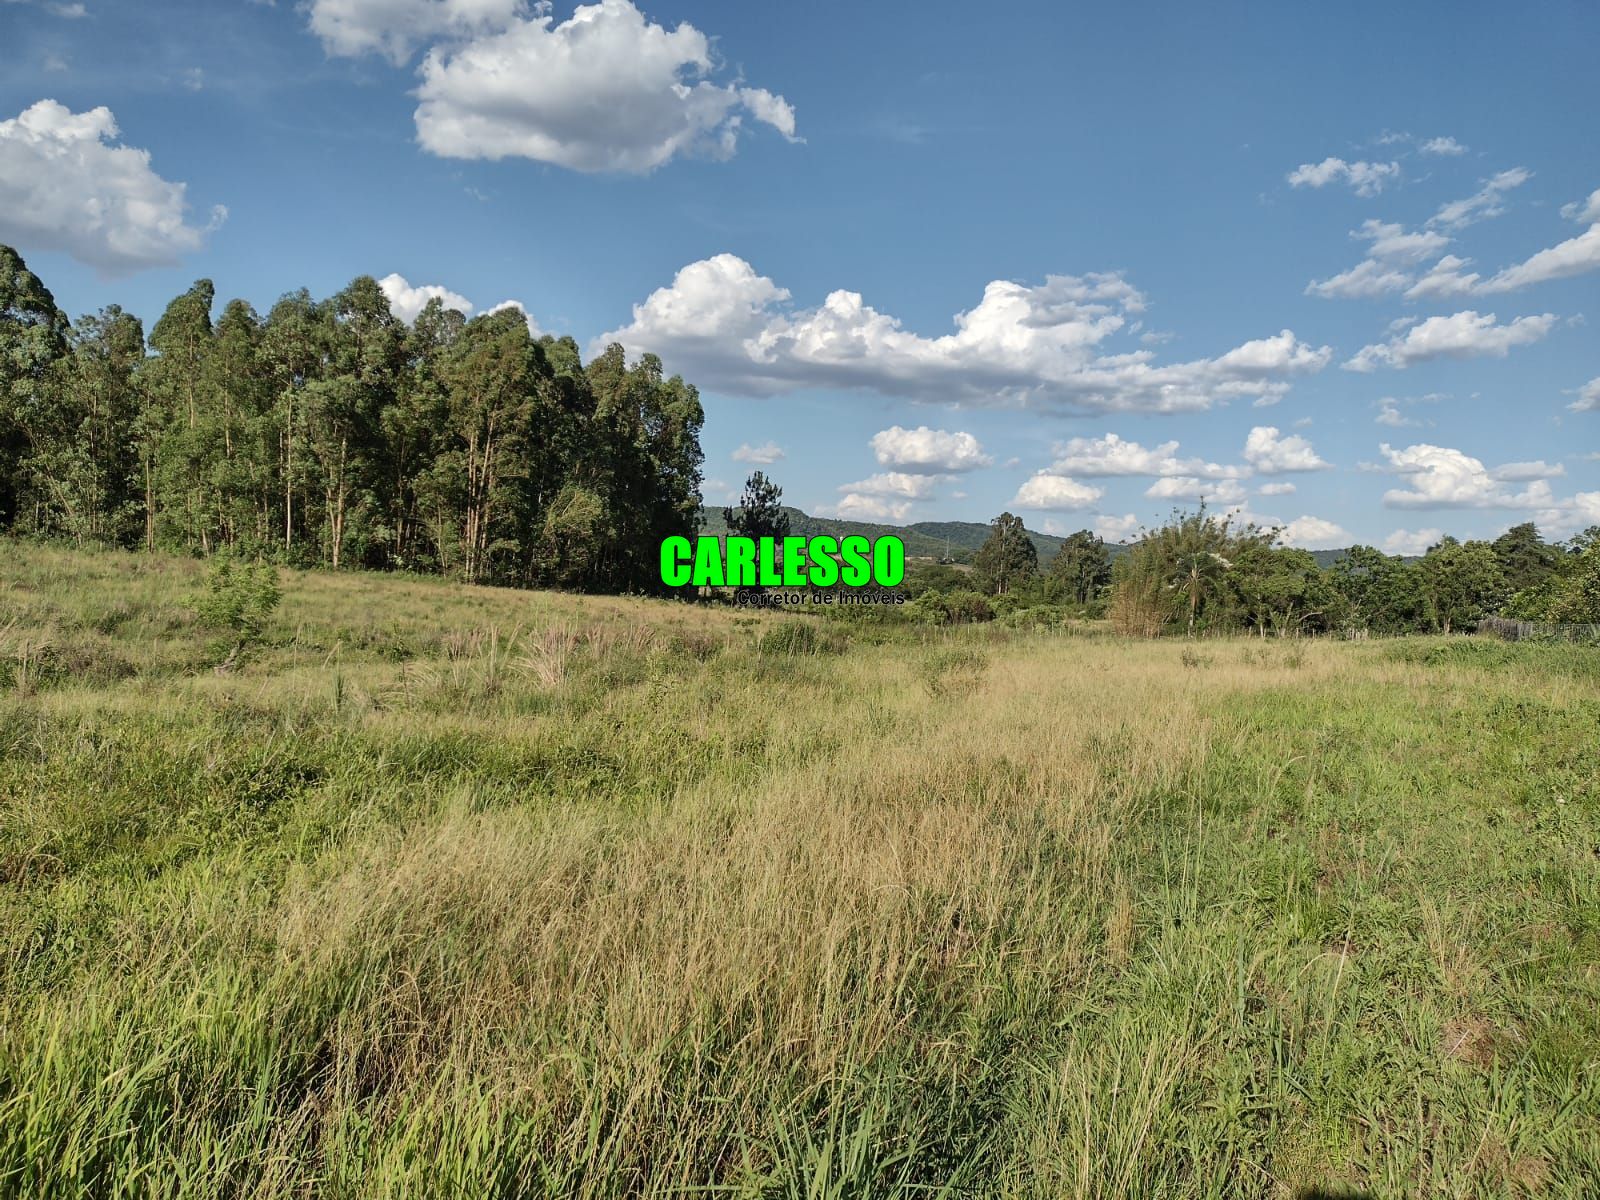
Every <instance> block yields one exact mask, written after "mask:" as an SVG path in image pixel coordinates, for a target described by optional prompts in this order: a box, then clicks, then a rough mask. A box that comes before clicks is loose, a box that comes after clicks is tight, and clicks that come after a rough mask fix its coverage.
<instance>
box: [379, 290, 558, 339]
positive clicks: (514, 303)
mask: <svg viewBox="0 0 1600 1200" xmlns="http://www.w3.org/2000/svg"><path fill="white" fill-rule="evenodd" d="M441 299H443V297H441ZM457 299H460V297H457ZM391 307H392V306H391ZM446 307H449V308H454V307H455V305H453V304H450V303H449V302H448V301H447V302H446ZM508 308H510V309H515V310H516V311H517V312H519V313H521V314H522V319H523V320H524V321H526V322H527V323H528V332H529V333H530V334H532V335H533V336H534V337H540V336H542V335H543V333H544V330H542V329H540V328H539V322H538V321H536V320H534V319H533V314H532V313H530V312H529V311H528V310H527V309H526V308H524V307H523V304H522V301H521V300H502V301H500V303H499V304H496V305H495V306H494V307H492V308H486V309H484V312H483V315H484V316H488V315H489V314H490V313H497V312H504V311H505V310H506V309H508ZM419 311H420V310H419ZM461 311H462V312H466V311H467V310H466V309H462V310H461Z"/></svg>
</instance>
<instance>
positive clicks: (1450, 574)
mask: <svg viewBox="0 0 1600 1200" xmlns="http://www.w3.org/2000/svg"><path fill="white" fill-rule="evenodd" d="M1419 567H1420V569H1421V578H1422V589H1423V595H1424V597H1425V598H1426V603H1427V613H1428V617H1429V620H1430V623H1431V624H1432V626H1433V627H1434V628H1435V629H1436V630H1438V631H1439V632H1441V633H1450V632H1451V631H1452V630H1458V629H1461V628H1464V627H1466V626H1469V625H1472V624H1474V623H1475V622H1477V621H1478V620H1479V619H1480V618H1482V617H1484V616H1487V615H1489V614H1491V613H1494V612H1497V611H1499V609H1500V607H1501V605H1503V604H1504V603H1505V601H1506V600H1507V599H1509V592H1508V591H1507V588H1506V577H1505V572H1504V571H1502V570H1501V568H1500V560H1499V558H1498V557H1497V556H1496V555H1495V552H1494V547H1493V546H1491V545H1490V544H1489V543H1488V542H1466V543H1461V542H1457V541H1456V540H1455V539H1454V538H1446V539H1445V540H1444V541H1443V542H1441V543H1440V544H1439V545H1438V546H1435V547H1433V548H1432V549H1430V550H1429V551H1428V553H1427V554H1425V555H1424V556H1423V558H1422V562H1421V563H1420V564H1419Z"/></svg>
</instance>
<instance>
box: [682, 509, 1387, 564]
mask: <svg viewBox="0 0 1600 1200" xmlns="http://www.w3.org/2000/svg"><path fill="white" fill-rule="evenodd" d="M783 511H784V512H786V513H788V514H789V528H790V530H791V531H792V532H794V533H796V534H802V535H804V536H806V537H815V536H816V535H817V534H819V533H827V534H832V535H833V536H834V537H845V536H847V535H852V534H856V535H859V536H861V537H865V538H868V539H871V540H874V541H876V540H877V539H878V538H880V537H883V536H884V535H885V534H888V535H892V536H894V537H897V538H900V539H901V540H902V541H904V542H905V545H906V557H907V558H935V559H939V558H946V557H949V558H953V559H955V560H956V561H957V562H962V563H970V562H971V561H972V557H973V555H975V554H976V553H977V552H978V548H979V547H980V546H982V545H983V543H984V540H985V539H986V538H987V537H988V536H989V526H988V524H987V523H986V522H983V521H918V522H916V523H915V524H912V525H878V524H874V523H873V522H871V521H840V520H836V519H834V518H833V517H813V516H811V515H810V514H809V513H804V512H801V511H800V510H799V509H798V508H790V507H788V506H787V505H785V506H784V510H783ZM700 515H701V516H702V517H703V518H704V522H705V524H704V526H703V528H704V530H705V532H706V533H711V534H716V535H718V536H719V537H720V536H721V535H722V534H725V533H727V532H728V524H727V522H726V521H724V520H723V519H722V509H721V508H720V507H717V508H702V509H701V510H700ZM1028 536H1029V537H1030V538H1032V539H1033V545H1034V548H1035V549H1036V550H1038V551H1039V565H1040V566H1041V567H1042V566H1045V565H1046V564H1047V563H1049V562H1050V560H1051V559H1053V558H1054V557H1055V556H1056V551H1057V550H1059V549H1061V543H1062V542H1064V541H1066V539H1065V538H1061V537H1056V536H1055V535H1054V534H1049V533H1039V532H1037V531H1035V530H1032V529H1030V530H1028ZM1106 549H1108V550H1110V551H1111V557H1112V558H1116V557H1118V556H1120V555H1122V554H1124V553H1126V552H1127V549H1128V548H1127V547H1126V546H1121V545H1118V544H1116V543H1114V542H1113V543H1107V546H1106ZM1347 553H1349V551H1348V550H1313V551H1311V556H1312V557H1313V558H1315V559H1316V560H1317V566H1319V567H1321V568H1322V569H1323V570H1327V569H1328V568H1329V567H1331V566H1333V564H1334V563H1336V562H1338V561H1339V560H1340V559H1341V558H1343V557H1344V556H1345V555H1346V554H1347ZM1402 561H1404V562H1411V561H1413V560H1412V559H1411V558H1404V559H1402Z"/></svg>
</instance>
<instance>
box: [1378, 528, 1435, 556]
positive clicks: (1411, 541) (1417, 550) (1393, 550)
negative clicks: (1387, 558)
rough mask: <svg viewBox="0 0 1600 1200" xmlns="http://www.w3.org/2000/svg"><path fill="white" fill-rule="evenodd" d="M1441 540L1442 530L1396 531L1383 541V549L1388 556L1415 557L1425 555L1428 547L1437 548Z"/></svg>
mask: <svg viewBox="0 0 1600 1200" xmlns="http://www.w3.org/2000/svg"><path fill="white" fill-rule="evenodd" d="M1443 540H1444V530H1442V529H1396V530H1395V531H1394V532H1393V533H1391V534H1390V535H1389V536H1388V537H1386V538H1384V539H1383V548H1384V550H1385V551H1387V552H1388V553H1390V554H1401V555H1405V556H1406V557H1415V556H1417V555H1420V554H1426V553H1427V552H1428V547H1429V546H1437V545H1438V544H1439V543H1440V542H1441V541H1443Z"/></svg>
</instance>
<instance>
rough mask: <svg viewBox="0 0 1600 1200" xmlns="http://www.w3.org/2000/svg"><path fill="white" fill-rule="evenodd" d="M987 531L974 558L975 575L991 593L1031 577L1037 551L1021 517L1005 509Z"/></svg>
mask: <svg viewBox="0 0 1600 1200" xmlns="http://www.w3.org/2000/svg"><path fill="white" fill-rule="evenodd" d="M989 526H990V533H989V536H988V538H987V539H986V540H985V541H984V543H983V545H982V546H980V547H979V548H978V553H977V555H976V556H975V557H974V558H973V565H974V567H976V568H977V573H978V577H979V578H980V579H981V580H982V581H983V584H984V587H985V590H986V591H988V593H989V594H990V595H991V596H1003V595H1005V594H1006V593H1007V592H1008V591H1010V590H1011V589H1012V588H1014V587H1017V586H1018V585H1020V584H1023V583H1025V582H1027V581H1028V580H1030V579H1032V578H1033V576H1034V574H1035V573H1036V572H1037V571H1038V570H1039V551H1038V549H1037V548H1036V547H1035V546H1034V544H1033V539H1032V538H1030V537H1029V536H1028V531H1027V529H1026V527H1024V525H1023V524H1022V518H1021V517H1018V516H1013V515H1012V514H1011V513H1008V512H1004V513H1001V514H1000V515H999V516H998V517H996V518H995V519H994V520H993V521H991V522H989Z"/></svg>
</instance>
